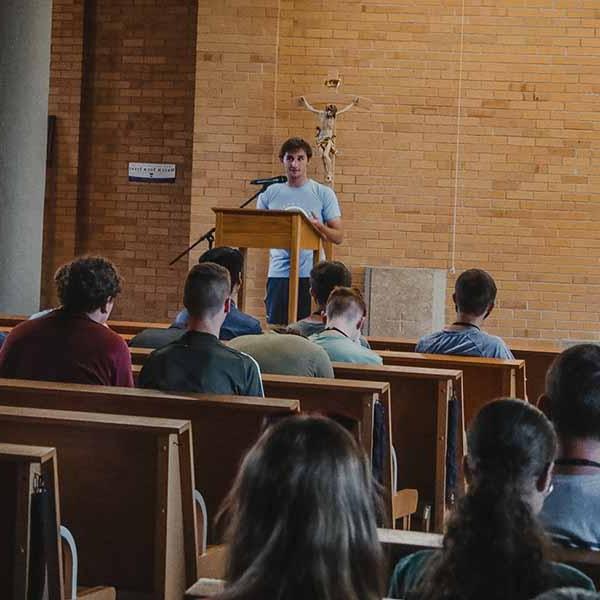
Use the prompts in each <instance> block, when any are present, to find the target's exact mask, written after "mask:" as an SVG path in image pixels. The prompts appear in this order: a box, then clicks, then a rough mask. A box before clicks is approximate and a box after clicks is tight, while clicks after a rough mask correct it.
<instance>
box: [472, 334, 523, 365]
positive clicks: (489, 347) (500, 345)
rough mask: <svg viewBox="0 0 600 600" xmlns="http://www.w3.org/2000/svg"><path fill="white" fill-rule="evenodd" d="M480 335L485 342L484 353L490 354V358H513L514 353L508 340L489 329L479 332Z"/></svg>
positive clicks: (485, 354)
mask: <svg viewBox="0 0 600 600" xmlns="http://www.w3.org/2000/svg"><path fill="white" fill-rule="evenodd" d="M477 333H478V334H479V335H478V337H479V338H480V339H481V340H482V343H483V344H484V349H483V355H484V356H489V357H490V358H504V359H513V358H514V356H513V353H512V352H511V351H510V350H509V348H508V345H507V344H506V342H505V341H504V340H503V339H502V338H501V337H498V336H497V335H492V334H491V333H488V332H487V331H479V332H477Z"/></svg>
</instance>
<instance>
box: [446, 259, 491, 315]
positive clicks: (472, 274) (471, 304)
mask: <svg viewBox="0 0 600 600" xmlns="http://www.w3.org/2000/svg"><path fill="white" fill-rule="evenodd" d="M496 291H497V290H496V282H495V281H494V278H493V277H492V276H491V275H490V274H489V273H487V272H486V271H484V270H482V269H469V270H468V271H465V272H464V273H461V274H460V276H459V277H458V279H457V280H456V283H455V285H454V301H455V302H456V306H457V308H458V310H459V311H460V312H463V313H466V314H468V315H475V316H477V317H479V316H480V315H482V314H484V313H485V311H486V310H487V309H488V307H489V306H490V304H492V303H493V302H494V300H496Z"/></svg>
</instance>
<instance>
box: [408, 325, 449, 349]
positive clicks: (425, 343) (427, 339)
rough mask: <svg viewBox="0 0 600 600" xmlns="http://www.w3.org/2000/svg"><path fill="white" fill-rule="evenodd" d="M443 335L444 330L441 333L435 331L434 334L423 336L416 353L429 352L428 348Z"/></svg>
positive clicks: (416, 347)
mask: <svg viewBox="0 0 600 600" xmlns="http://www.w3.org/2000/svg"><path fill="white" fill-rule="evenodd" d="M443 335H444V330H443V329H442V330H440V331H434V332H433V333H428V334H427V335H424V336H422V337H421V338H419V341H418V342H417V345H416V346H415V352H427V348H428V347H429V346H430V345H431V344H432V343H433V342H435V341H437V340H438V339H439V338H440V337H442V336H443Z"/></svg>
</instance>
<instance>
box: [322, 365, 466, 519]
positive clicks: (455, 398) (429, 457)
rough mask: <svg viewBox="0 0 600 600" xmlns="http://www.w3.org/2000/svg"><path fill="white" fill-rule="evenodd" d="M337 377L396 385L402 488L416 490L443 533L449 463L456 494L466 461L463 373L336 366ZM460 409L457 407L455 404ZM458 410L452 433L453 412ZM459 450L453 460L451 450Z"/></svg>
mask: <svg viewBox="0 0 600 600" xmlns="http://www.w3.org/2000/svg"><path fill="white" fill-rule="evenodd" d="M333 368H334V372H335V376H336V377H340V378H343V379H354V380H373V381H384V382H386V383H388V384H389V385H390V404H391V419H392V424H391V429H392V443H393V445H394V448H395V450H396V456H397V472H398V482H397V488H400V489H402V488H415V489H417V490H418V492H419V499H420V501H421V504H422V505H427V504H429V505H431V506H432V509H433V513H432V516H433V528H434V530H435V531H441V530H442V525H443V522H444V516H445V509H446V505H447V502H446V501H447V500H448V505H450V504H452V502H453V498H451V497H450V495H449V494H447V489H446V484H447V461H449V460H453V464H454V466H455V468H457V472H456V473H455V474H453V475H454V477H455V478H456V486H457V487H456V490H455V491H456V492H458V493H459V494H461V493H462V490H463V486H462V483H461V482H462V478H461V477H460V475H459V472H460V466H461V463H462V457H463V455H464V420H463V414H462V413H463V406H462V404H463V400H462V373H461V372H460V371H456V370H447V369H426V368H419V367H396V366H389V365H384V366H376V365H354V364H350V363H333ZM453 403H454V404H453ZM452 410H455V411H456V412H455V413H454V415H453V416H454V419H455V420H454V423H455V425H456V430H455V431H452V422H451V411H452ZM449 442H450V448H452V447H454V449H455V451H454V454H453V457H452V459H451V458H450V457H449V455H448V448H449Z"/></svg>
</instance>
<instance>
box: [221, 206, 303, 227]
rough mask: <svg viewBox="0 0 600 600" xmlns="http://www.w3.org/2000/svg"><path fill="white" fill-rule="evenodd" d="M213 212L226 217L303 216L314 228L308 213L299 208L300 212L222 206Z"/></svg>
mask: <svg viewBox="0 0 600 600" xmlns="http://www.w3.org/2000/svg"><path fill="white" fill-rule="evenodd" d="M212 211H213V212H214V213H222V214H225V215H245V216H248V215H254V216H257V217H260V216H261V215H270V216H274V217H289V216H290V215H302V219H303V220H304V221H306V222H307V223H309V224H310V225H311V226H312V223H311V222H310V219H309V218H308V216H307V215H306V212H304V211H303V210H302V209H300V208H298V210H265V209H258V208H223V207H220V206H213V207H212Z"/></svg>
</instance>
